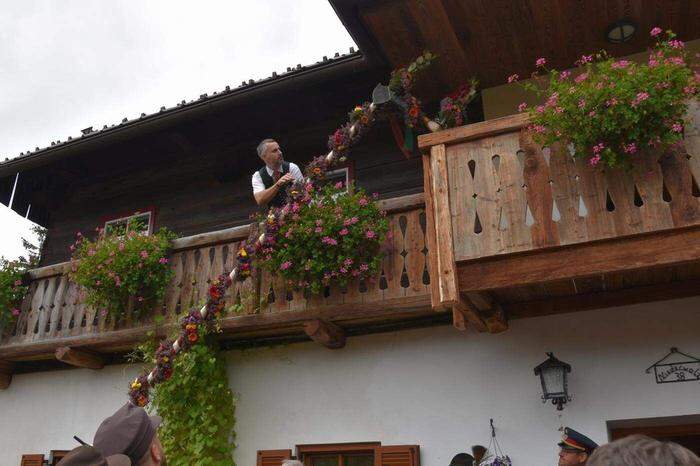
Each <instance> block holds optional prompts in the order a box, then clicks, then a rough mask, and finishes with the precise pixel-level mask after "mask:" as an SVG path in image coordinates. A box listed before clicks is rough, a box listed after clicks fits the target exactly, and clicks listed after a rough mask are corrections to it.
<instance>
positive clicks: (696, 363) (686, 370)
mask: <svg viewBox="0 0 700 466" xmlns="http://www.w3.org/2000/svg"><path fill="white" fill-rule="evenodd" d="M676 355H681V356H684V357H686V358H688V359H687V360H685V361H676V362H664V361H666V360H668V359H669V358H670V357H672V356H676ZM652 369H654V377H655V378H656V383H676V382H694V381H698V380H700V359H699V358H697V357H695V356H691V355H689V354H686V353H683V352H682V351H678V348H675V347H674V348H671V350H670V352H669V353H668V354H667V355H666V356H664V357H663V358H661V359H659V360H658V361H656V362H655V363H654V364H652V365H651V366H649V367H647V369H646V371H644V372H646V373H647V374H650V373H651V370H652Z"/></svg>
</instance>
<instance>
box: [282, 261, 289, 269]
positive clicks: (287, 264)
mask: <svg viewBox="0 0 700 466" xmlns="http://www.w3.org/2000/svg"><path fill="white" fill-rule="evenodd" d="M291 266H292V263H291V262H290V261H285V262H282V264H281V265H280V269H282V270H287V269H288V268H290V267H291Z"/></svg>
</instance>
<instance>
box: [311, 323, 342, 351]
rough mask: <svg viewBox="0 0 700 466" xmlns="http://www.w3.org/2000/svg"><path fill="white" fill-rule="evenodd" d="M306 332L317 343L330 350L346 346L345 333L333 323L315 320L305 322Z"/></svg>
mask: <svg viewBox="0 0 700 466" xmlns="http://www.w3.org/2000/svg"><path fill="white" fill-rule="evenodd" d="M304 332H306V334H307V335H308V336H309V338H311V339H312V340H313V341H315V342H316V343H320V344H322V345H323V346H325V347H326V348H329V349H339V348H342V347H344V346H345V332H344V331H343V329H342V328H340V327H338V326H337V325H335V324H333V323H331V322H325V321H323V320H321V319H313V320H308V321H306V322H304Z"/></svg>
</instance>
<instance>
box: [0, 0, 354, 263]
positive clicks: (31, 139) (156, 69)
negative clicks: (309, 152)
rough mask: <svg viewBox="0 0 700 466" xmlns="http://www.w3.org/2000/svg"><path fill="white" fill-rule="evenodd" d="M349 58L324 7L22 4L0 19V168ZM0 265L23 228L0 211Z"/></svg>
mask: <svg viewBox="0 0 700 466" xmlns="http://www.w3.org/2000/svg"><path fill="white" fill-rule="evenodd" d="M350 47H356V46H355V44H354V42H353V41H352V39H351V38H350V36H349V34H348V33H347V32H346V30H345V28H344V27H343V25H342V24H341V22H340V20H339V19H338V18H337V17H336V16H335V13H334V12H333V9H332V8H331V6H330V5H329V3H328V1H327V0H255V1H254V2H250V1H243V0H221V1H218V0H199V1H197V2H192V1H181V0H167V1H162V0H148V1H137V0H128V1H127V0H109V1H107V0H102V1H89V0H61V1H56V0H22V1H14V2H3V14H2V15H1V16H0V121H2V125H0V160H4V159H5V158H13V157H16V156H18V155H19V154H20V152H26V151H28V150H34V148H36V147H42V148H43V147H46V146H48V145H50V144H51V141H54V140H58V139H60V140H62V141H65V140H66V139H67V138H68V136H77V135H79V134H80V130H81V129H83V128H87V127H89V126H92V127H94V128H101V127H102V126H103V125H105V124H107V125H111V124H114V123H118V122H120V121H121V120H122V119H123V118H124V117H128V118H129V119H131V118H134V117H137V116H139V115H140V114H141V113H142V112H143V113H147V114H148V113H152V112H155V111H158V109H160V107H161V106H166V107H171V106H173V105H174V104H175V103H177V102H179V101H181V100H183V99H184V100H187V101H190V100H193V99H197V98H199V95H200V94H203V93H208V94H212V93H213V92H214V91H220V90H222V89H224V88H225V87H226V86H227V85H230V86H231V87H236V86H238V85H239V84H240V83H241V81H244V80H246V81H247V80H248V79H261V78H265V77H268V76H270V75H271V73H272V71H278V72H283V71H285V70H286V69H287V67H288V66H296V65H297V64H302V65H303V64H311V63H314V62H316V61H319V60H321V58H322V57H323V56H324V55H327V56H329V57H332V56H333V55H334V54H335V53H336V52H340V53H348V51H349V48H350ZM0 225H1V227H0V256H4V257H6V258H16V257H17V256H19V255H21V254H24V251H23V249H22V247H21V245H22V243H21V237H22V236H25V237H27V238H31V234H30V233H29V227H30V226H31V223H30V222H28V221H27V220H25V219H24V218H22V217H20V216H19V215H17V214H15V213H14V212H12V211H10V210H9V209H7V208H6V207H5V206H2V205H0Z"/></svg>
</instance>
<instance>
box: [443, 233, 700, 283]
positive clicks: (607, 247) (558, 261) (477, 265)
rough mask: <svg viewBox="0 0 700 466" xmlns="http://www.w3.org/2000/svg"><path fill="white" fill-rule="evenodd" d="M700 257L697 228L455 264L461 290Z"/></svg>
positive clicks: (596, 273)
mask: <svg viewBox="0 0 700 466" xmlns="http://www.w3.org/2000/svg"><path fill="white" fill-rule="evenodd" d="M697 260H700V228H698V227H697V226H695V227H689V228H683V229H675V230H666V231H659V232H654V233H649V234H642V235H636V236H627V237H622V238H612V239H607V240H601V241H593V242H588V243H580V244H576V245H570V246H563V247H557V248H546V249H538V250H536V251H531V252H527V253H516V254H508V255H503V256H496V257H490V258H488V259H476V260H472V261H466V262H461V263H458V264H457V277H458V280H459V289H460V291H462V292H467V291H479V290H490V289H497V288H516V287H520V286H528V285H536V284H540V283H544V282H550V281H556V280H563V279H575V278H581V277H587V276H593V275H600V274H604V273H610V272H624V271H631V270H641V269H655V268H659V267H666V266H671V265H680V264H686V263H690V262H694V261H697Z"/></svg>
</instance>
